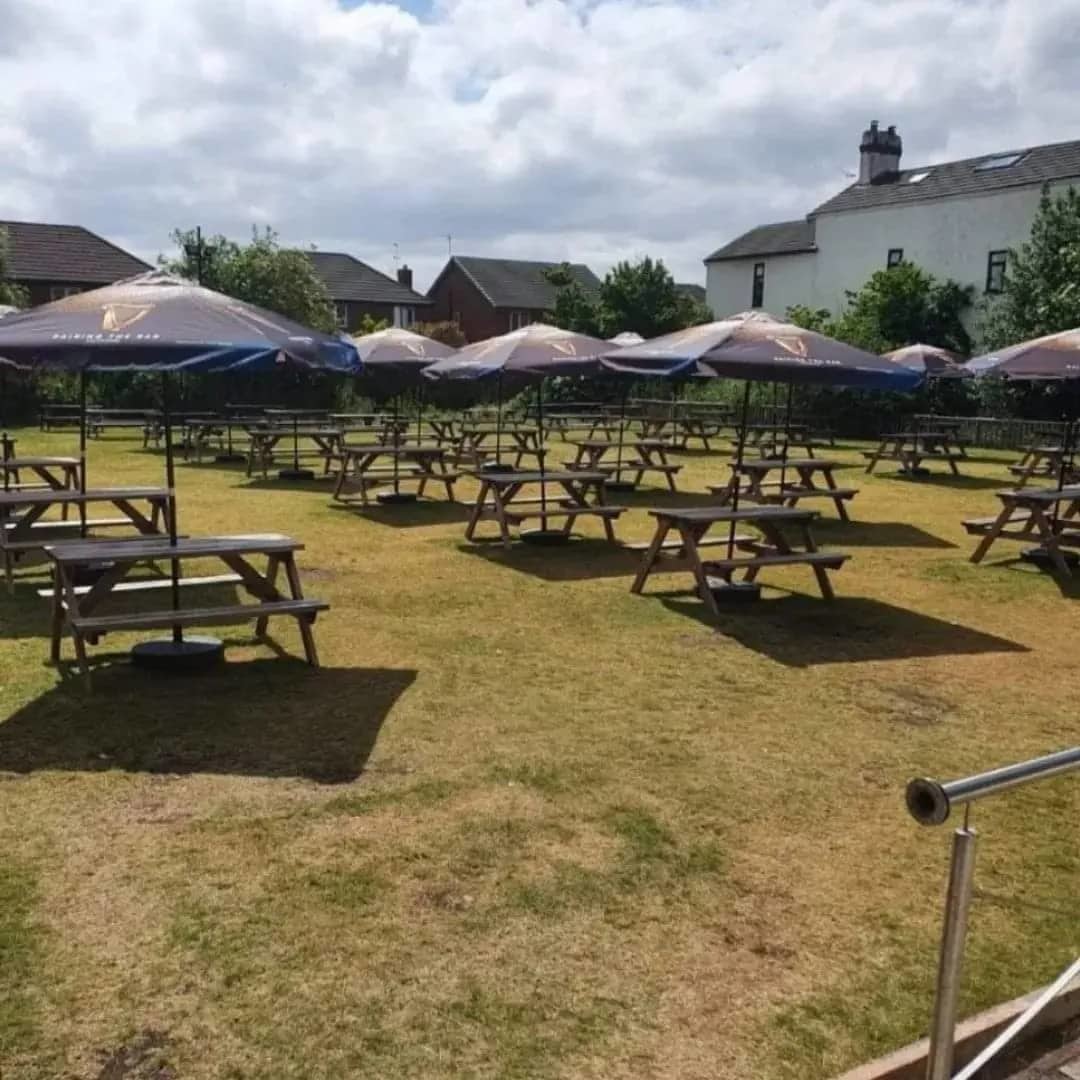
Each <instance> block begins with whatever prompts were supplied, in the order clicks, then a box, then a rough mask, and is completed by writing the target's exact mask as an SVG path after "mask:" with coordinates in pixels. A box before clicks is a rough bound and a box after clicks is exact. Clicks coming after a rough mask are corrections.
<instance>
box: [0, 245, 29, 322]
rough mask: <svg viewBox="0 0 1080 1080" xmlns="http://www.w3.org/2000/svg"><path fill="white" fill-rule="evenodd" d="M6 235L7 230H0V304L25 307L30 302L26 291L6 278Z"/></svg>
mask: <svg viewBox="0 0 1080 1080" xmlns="http://www.w3.org/2000/svg"><path fill="white" fill-rule="evenodd" d="M8 273H9V271H8V235H7V229H2V228H0V304H8V305H10V306H11V307H17V308H21V307H26V306H27V304H28V303H29V302H30V298H29V296H28V295H27V292H26V290H25V289H24V288H23V287H22V286H21V285H17V284H16V283H15V282H14V281H12V280H11V279H10V278H9V277H8Z"/></svg>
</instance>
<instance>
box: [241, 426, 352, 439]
mask: <svg viewBox="0 0 1080 1080" xmlns="http://www.w3.org/2000/svg"><path fill="white" fill-rule="evenodd" d="M244 427H245V429H246V430H247V432H248V433H249V434H250V435H251V436H252V437H254V438H257V439H265V438H270V437H271V436H272V437H274V438H278V439H283V438H285V437H286V436H292V435H298V436H307V437H308V438H314V437H316V436H318V437H320V438H323V437H325V436H327V435H341V434H343V432H342V430H341V428H336V427H300V428H294V427H292V426H291V425H289V424H283V425H281V426H279V427H262V426H258V425H255V424H245V425H244Z"/></svg>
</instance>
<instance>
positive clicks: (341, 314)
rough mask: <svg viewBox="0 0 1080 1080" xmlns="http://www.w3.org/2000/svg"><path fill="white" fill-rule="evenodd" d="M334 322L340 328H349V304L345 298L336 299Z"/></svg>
mask: <svg viewBox="0 0 1080 1080" xmlns="http://www.w3.org/2000/svg"><path fill="white" fill-rule="evenodd" d="M334 323H335V325H336V326H337V327H338V329H340V330H347V329H348V328H349V305H348V303H347V302H346V301H345V300H335V301H334Z"/></svg>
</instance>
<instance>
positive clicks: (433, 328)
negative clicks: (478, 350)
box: [413, 321, 467, 349]
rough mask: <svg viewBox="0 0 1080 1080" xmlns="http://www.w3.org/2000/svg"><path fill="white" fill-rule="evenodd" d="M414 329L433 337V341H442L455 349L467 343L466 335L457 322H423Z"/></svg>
mask: <svg viewBox="0 0 1080 1080" xmlns="http://www.w3.org/2000/svg"><path fill="white" fill-rule="evenodd" d="M413 330H415V331H416V333H418V334H423V335H424V337H429V338H431V340H432V341H441V342H442V343H443V344H444V345H449V346H450V347H451V348H454V349H460V348H461V347H462V346H464V345H465V344H467V342H466V341H465V335H464V334H463V333H462V330H461V327H460V326H458V324H457V323H456V322H450V321H443V322H422V323H417V324H416V325H415V326H414V327H413Z"/></svg>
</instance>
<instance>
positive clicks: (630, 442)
mask: <svg viewBox="0 0 1080 1080" xmlns="http://www.w3.org/2000/svg"><path fill="white" fill-rule="evenodd" d="M566 441H567V442H568V443H569V444H570V445H571V446H584V447H586V448H587V449H589V450H604V449H611V450H615V449H617V448H618V446H619V440H617V439H567V440H566ZM622 445H623V446H644V447H646V448H647V449H650V450H670V449H671V448H672V447H671V443H669V442H668V441H667V439H635V438H628V439H623V440H622Z"/></svg>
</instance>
